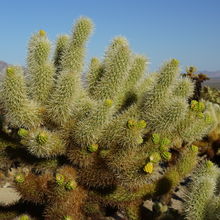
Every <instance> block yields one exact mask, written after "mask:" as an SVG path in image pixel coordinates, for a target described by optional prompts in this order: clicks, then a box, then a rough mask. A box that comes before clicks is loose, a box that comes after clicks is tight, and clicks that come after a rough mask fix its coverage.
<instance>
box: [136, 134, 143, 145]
mask: <svg viewBox="0 0 220 220" xmlns="http://www.w3.org/2000/svg"><path fill="white" fill-rule="evenodd" d="M143 142H144V139H143V138H142V137H141V136H140V137H138V139H137V143H138V144H142V143H143Z"/></svg>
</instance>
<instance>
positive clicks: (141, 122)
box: [137, 120, 147, 128]
mask: <svg viewBox="0 0 220 220" xmlns="http://www.w3.org/2000/svg"><path fill="white" fill-rule="evenodd" d="M146 126H147V122H146V121H144V120H140V121H138V123H137V127H138V128H146Z"/></svg>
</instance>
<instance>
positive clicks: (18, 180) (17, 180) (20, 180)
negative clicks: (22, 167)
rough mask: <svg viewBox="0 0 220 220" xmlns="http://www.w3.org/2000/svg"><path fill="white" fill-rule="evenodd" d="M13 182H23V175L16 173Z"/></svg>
mask: <svg viewBox="0 0 220 220" xmlns="http://www.w3.org/2000/svg"><path fill="white" fill-rule="evenodd" d="M15 182H16V183H23V182H24V176H23V175H22V174H17V175H16V176H15Z"/></svg>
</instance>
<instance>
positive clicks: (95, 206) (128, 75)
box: [0, 17, 214, 220]
mask: <svg viewBox="0 0 220 220" xmlns="http://www.w3.org/2000/svg"><path fill="white" fill-rule="evenodd" d="M92 29H93V24H92V22H91V20H90V19H88V18H85V17H82V18H80V19H78V20H77V22H76V24H75V26H74V28H73V32H72V34H71V35H70V36H66V35H64V36H60V37H59V38H58V40H57V43H56V47H55V54H54V56H53V58H52V60H51V59H50V48H51V43H50V42H49V40H48V38H47V35H46V32H45V31H43V30H41V31H39V32H38V33H36V34H34V35H33V36H32V37H31V40H30V43H29V50H28V57H27V77H24V74H23V72H22V68H20V67H14V66H11V67H9V68H8V69H7V70H6V73H5V76H4V79H3V82H1V102H0V103H1V108H0V109H1V111H2V117H1V125H2V133H1V136H2V139H1V140H2V142H3V143H4V144H3V145H2V146H3V147H2V149H0V150H1V152H4V151H6V150H7V146H13V147H12V148H13V149H12V151H13V150H14V152H22V154H18V155H22V156H18V158H19V159H18V158H17V157H16V156H14V157H13V159H14V160H15V161H16V160H18V161H19V164H20V166H21V167H28V168H29V172H26V173H23V172H19V173H18V174H17V175H16V176H15V187H16V189H17V191H18V192H20V194H21V197H22V200H23V201H28V202H31V203H34V204H36V205H39V204H40V205H41V207H42V206H43V215H44V217H45V219H46V220H52V219H57V220H58V219H59V220H62V219H79V220H83V219H86V218H87V217H91V218H93V219H98V218H99V217H100V216H102V215H104V214H103V213H104V208H105V207H107V206H113V207H117V208H118V209H120V210H123V211H124V212H125V215H126V216H127V217H128V218H129V219H134V220H135V219H136V220H139V219H141V214H140V213H141V212H140V206H141V204H142V202H143V198H145V197H146V196H150V197H153V196H158V195H159V196H160V195H164V194H169V193H170V192H172V190H173V189H175V187H176V186H177V185H178V184H179V183H180V182H181V181H182V179H183V178H185V177H186V176H187V175H188V174H189V173H190V172H191V170H192V169H193V168H194V166H195V165H196V163H197V153H198V148H197V147H196V146H194V145H192V141H194V139H199V138H201V137H202V136H204V135H205V134H207V132H209V130H210V129H211V128H212V126H213V124H214V119H212V118H211V115H210V113H209V109H208V107H207V106H206V105H205V104H204V103H203V102H197V101H192V102H191V103H190V104H188V99H189V97H191V96H192V93H193V83H192V82H191V81H190V80H189V79H187V78H182V77H181V75H180V73H179V72H180V71H179V61H177V60H176V59H171V60H169V61H168V62H166V63H165V64H164V65H163V66H162V68H161V69H160V70H159V71H158V72H157V73H153V74H151V75H146V74H145V73H146V68H147V64H148V61H147V58H145V57H144V56H142V55H137V54H134V53H133V52H132V51H131V49H130V47H129V44H128V41H127V40H126V39H125V38H124V37H121V36H120V37H116V38H114V39H113V40H112V42H111V44H110V46H109V47H108V49H107V51H106V53H105V56H104V59H103V60H99V59H97V58H92V60H91V62H90V65H89V70H88V73H87V84H86V86H85V87H83V83H82V81H81V78H82V75H81V74H82V71H83V67H84V57H85V45H86V41H87V39H88V37H89V35H90V34H91V32H92ZM5 139H6V140H7V142H4V140H5ZM5 143H6V144H5ZM173 151H175V152H178V153H176V155H175V157H174V156H173V154H172V152H173ZM0 156H1V157H2V158H7V156H8V155H7V154H0ZM27 211H28V210H27ZM4 219H7V218H6V217H5V218H4Z"/></svg>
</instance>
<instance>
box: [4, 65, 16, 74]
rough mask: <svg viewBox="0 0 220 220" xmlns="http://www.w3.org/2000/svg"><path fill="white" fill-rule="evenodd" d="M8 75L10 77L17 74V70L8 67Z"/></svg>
mask: <svg viewBox="0 0 220 220" xmlns="http://www.w3.org/2000/svg"><path fill="white" fill-rule="evenodd" d="M6 73H7V74H8V75H11V74H14V73H15V68H14V67H12V66H11V67H8V68H7V69H6Z"/></svg>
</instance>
